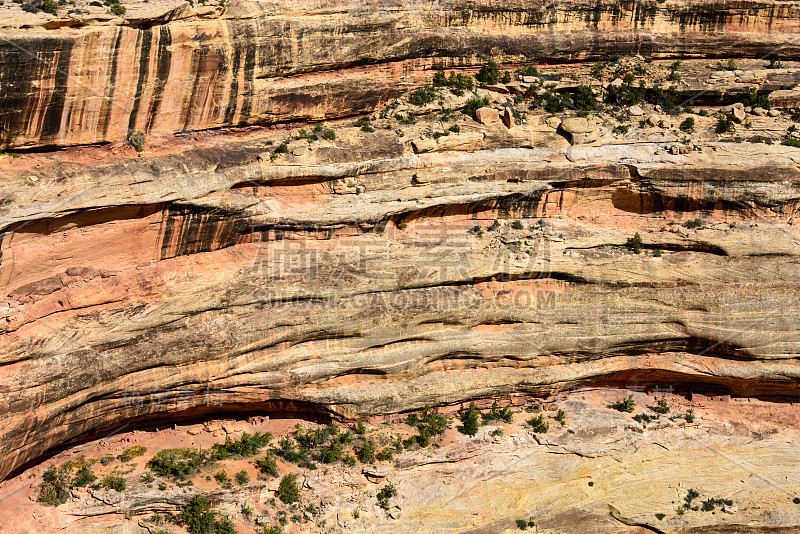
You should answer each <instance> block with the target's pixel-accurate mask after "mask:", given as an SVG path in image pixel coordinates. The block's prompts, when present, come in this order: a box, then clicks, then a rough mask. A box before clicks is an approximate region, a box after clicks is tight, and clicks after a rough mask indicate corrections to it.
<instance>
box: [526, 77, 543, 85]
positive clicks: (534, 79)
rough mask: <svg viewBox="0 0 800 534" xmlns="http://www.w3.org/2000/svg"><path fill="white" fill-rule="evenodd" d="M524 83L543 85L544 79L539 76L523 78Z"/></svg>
mask: <svg viewBox="0 0 800 534" xmlns="http://www.w3.org/2000/svg"><path fill="white" fill-rule="evenodd" d="M522 81H523V82H525V83H541V82H542V79H541V78H539V77H538V76H523V77H522Z"/></svg>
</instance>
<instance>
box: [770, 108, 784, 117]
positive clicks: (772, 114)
mask: <svg viewBox="0 0 800 534" xmlns="http://www.w3.org/2000/svg"><path fill="white" fill-rule="evenodd" d="M780 115H781V112H780V111H778V110H777V109H771V110H769V111H767V116H769V117H780Z"/></svg>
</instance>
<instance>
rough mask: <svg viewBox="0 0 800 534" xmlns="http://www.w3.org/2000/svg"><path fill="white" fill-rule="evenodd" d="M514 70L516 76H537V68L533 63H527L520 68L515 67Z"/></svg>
mask: <svg viewBox="0 0 800 534" xmlns="http://www.w3.org/2000/svg"><path fill="white" fill-rule="evenodd" d="M515 72H516V74H517V75H518V76H537V77H538V76H539V69H537V68H536V67H534V66H533V65H527V66H525V67H522V68H521V69H517V70H516V71H515Z"/></svg>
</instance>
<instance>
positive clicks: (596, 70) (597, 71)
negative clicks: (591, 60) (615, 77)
mask: <svg viewBox="0 0 800 534" xmlns="http://www.w3.org/2000/svg"><path fill="white" fill-rule="evenodd" d="M605 68H606V64H605V62H604V61H598V62H597V63H595V64H594V65H592V71H591V75H592V78H597V79H598V80H602V79H603V71H604V70H605Z"/></svg>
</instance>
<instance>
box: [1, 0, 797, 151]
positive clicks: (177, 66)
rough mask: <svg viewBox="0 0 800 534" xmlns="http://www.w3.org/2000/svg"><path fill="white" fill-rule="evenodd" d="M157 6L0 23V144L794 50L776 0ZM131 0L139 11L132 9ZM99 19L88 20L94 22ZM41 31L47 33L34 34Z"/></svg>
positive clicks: (168, 127)
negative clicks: (501, 71) (584, 65)
mask: <svg viewBox="0 0 800 534" xmlns="http://www.w3.org/2000/svg"><path fill="white" fill-rule="evenodd" d="M354 6H355V5H353V6H350V5H347V6H342V5H341V3H338V2H326V1H317V2H312V1H302V2H252V1H241V2H240V1H234V2H231V3H230V4H229V5H228V7H227V9H225V10H223V9H222V8H211V7H198V8H194V7H192V6H190V5H188V4H180V3H166V4H156V5H155V6H154V7H152V8H148V9H147V10H142V9H140V10H139V11H138V12H137V11H136V10H135V9H133V10H132V11H131V13H130V14H129V15H128V16H127V18H126V19H124V20H123V19H113V18H112V19H111V20H106V19H108V18H109V17H105V18H103V17H102V16H99V15H97V16H94V17H92V16H71V17H69V18H61V19H59V18H55V19H54V18H52V17H44V18H42V17H41V16H37V17H35V16H33V15H30V20H27V19H25V18H22V19H21V20H18V19H12V20H11V21H10V22H9V23H7V24H8V25H10V26H21V25H25V24H30V25H33V26H37V25H39V26H38V27H37V28H36V29H33V30H31V29H27V30H8V31H6V32H5V39H4V40H3V42H2V43H0V147H4V148H9V147H35V146H48V145H74V144H86V143H97V142H103V141H119V140H122V139H123V138H124V137H125V135H126V134H127V132H128V131H130V130H134V131H142V132H145V133H147V134H157V135H164V134H171V133H174V132H179V131H184V130H198V129H206V128H218V127H222V126H232V125H246V124H263V123H275V122H285V121H293V120H306V119H314V120H319V119H325V118H335V117H343V116H349V115H354V114H359V113H364V112H368V111H372V110H373V109H375V108H376V106H377V105H378V104H380V103H381V102H386V101H390V100H391V99H392V98H393V97H394V96H396V95H397V93H398V91H399V90H400V89H402V88H404V87H409V86H413V85H415V84H419V83H421V82H422V81H424V80H425V79H426V78H428V77H429V73H430V69H431V68H432V67H435V66H445V67H451V66H454V67H460V68H470V67H475V66H476V65H478V64H480V63H481V62H483V61H484V60H485V58H486V57H494V58H496V59H497V60H499V61H502V62H511V63H514V62H525V61H542V60H546V61H575V60H581V59H593V58H601V57H605V56H607V55H609V54H611V53H644V54H654V55H657V56H658V55H661V56H664V57H669V56H672V55H686V56H689V57H720V56H727V55H731V54H735V55H739V56H750V57H761V56H764V55H765V54H768V53H772V52H774V51H775V50H780V53H781V56H782V57H784V58H796V57H798V55H799V53H800V46H799V45H798V44H797V43H798V38H800V33H799V30H798V24H797V20H798V16H800V6H799V5H798V3H796V2H784V1H737V2H726V3H724V4H720V3H716V2H706V1H691V2H681V3H672V2H664V3H659V2H657V1H656V0H652V1H647V2H621V3H620V2H616V1H613V2H612V1H608V2H594V1H588V0H586V1H583V0H568V1H560V2H534V3H531V2H521V1H519V2H505V1H504V2H498V1H489V0H481V1H478V2H466V1H454V2H446V3H435V4H430V5H429V4H427V3H419V2H405V1H370V2H366V3H365V2H360V3H359V4H358V6H356V7H354ZM140 7H141V5H140ZM98 17H99V18H98ZM48 28H49V29H48Z"/></svg>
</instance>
